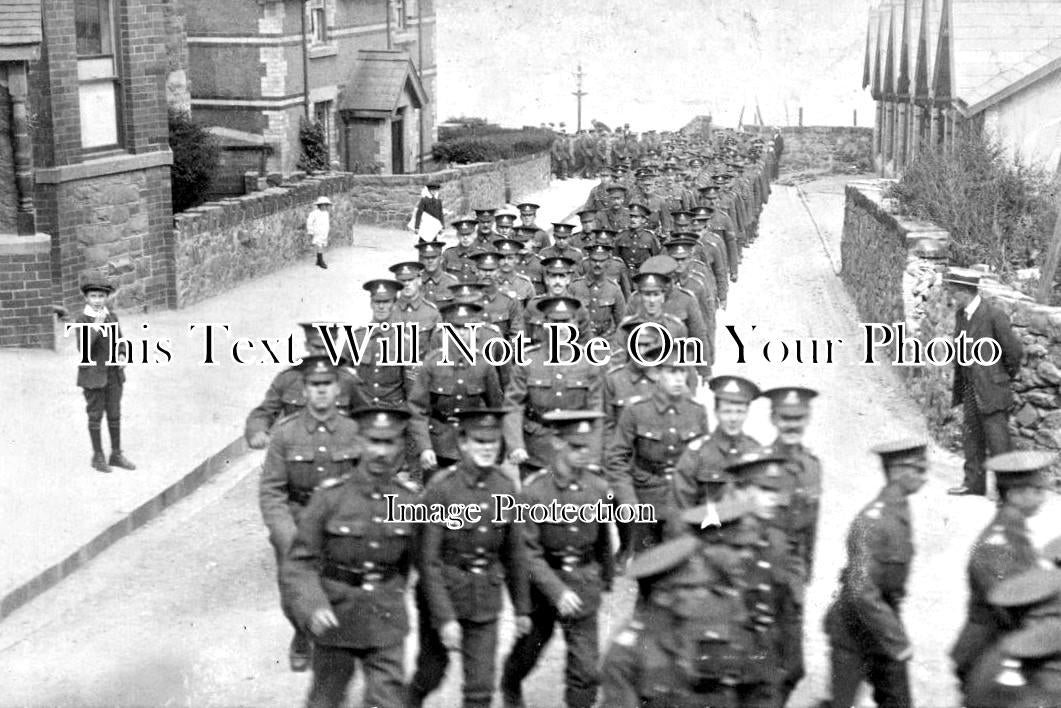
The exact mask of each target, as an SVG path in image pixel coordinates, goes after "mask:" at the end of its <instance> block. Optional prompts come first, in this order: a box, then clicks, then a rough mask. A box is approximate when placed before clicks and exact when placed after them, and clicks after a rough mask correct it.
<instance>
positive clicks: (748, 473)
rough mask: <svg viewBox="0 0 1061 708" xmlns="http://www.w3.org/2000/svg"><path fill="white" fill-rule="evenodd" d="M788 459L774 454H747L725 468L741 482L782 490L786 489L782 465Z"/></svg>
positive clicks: (735, 459)
mask: <svg viewBox="0 0 1061 708" xmlns="http://www.w3.org/2000/svg"><path fill="white" fill-rule="evenodd" d="M786 459H787V458H786V457H785V456H784V455H781V454H778V453H773V452H746V453H744V454H743V455H740V456H739V457H737V458H734V459H733V460H732V461H730V462H729V463H727V464H726V466H725V468H726V472H729V473H730V474H731V475H733V477H734V478H735V479H736V480H737V481H739V482H745V483H748V484H754V485H755V486H757V487H763V488H764V489H777V490H781V489H784V488H785V480H784V473H783V472H782V470H781V465H783V464H784V463H785V461H786Z"/></svg>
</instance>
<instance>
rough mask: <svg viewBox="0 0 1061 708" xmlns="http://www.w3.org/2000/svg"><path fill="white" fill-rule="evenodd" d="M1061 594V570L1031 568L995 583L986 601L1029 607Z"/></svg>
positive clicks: (997, 604) (1005, 605)
mask: <svg viewBox="0 0 1061 708" xmlns="http://www.w3.org/2000/svg"><path fill="white" fill-rule="evenodd" d="M1059 594H1061V570H1059V569H1057V568H1032V569H1030V570H1026V571H1024V572H1023V573H1018V574H1017V575H1013V576H1011V577H1009V578H1006V579H1005V580H1003V581H1001V582H1000V583H998V584H997V585H995V586H994V587H993V588H991V590H989V591H988V593H987V601H988V602H990V603H991V604H992V605H995V606H997V607H1029V606H1031V605H1038V604H1039V603H1040V602H1046V601H1047V600H1050V599H1052V598H1055V597H1057V596H1058V595H1059Z"/></svg>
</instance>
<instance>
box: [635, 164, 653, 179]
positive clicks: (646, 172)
mask: <svg viewBox="0 0 1061 708" xmlns="http://www.w3.org/2000/svg"><path fill="white" fill-rule="evenodd" d="M655 176H656V172H655V170H650V169H648V168H646V167H640V168H638V169H637V170H635V171H634V177H635V178H639V177H640V178H644V177H655Z"/></svg>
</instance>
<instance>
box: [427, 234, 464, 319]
mask: <svg viewBox="0 0 1061 708" xmlns="http://www.w3.org/2000/svg"><path fill="white" fill-rule="evenodd" d="M442 248H443V243H442V242H441V241H423V240H420V241H417V243H416V250H417V251H419V252H420V265H422V266H423V267H424V269H423V271H421V272H420V281H421V286H420V292H422V293H423V295H424V299H425V300H427V301H428V302H431V303H434V304H435V305H436V306H437V305H438V301H439V299H445V294H446V292H447V288H449V286H450V285H456V284H457V283H459V282H460V281H459V280H458V279H457V276H455V275H453V274H452V273H447V272H446V271H445V270H443V268H442Z"/></svg>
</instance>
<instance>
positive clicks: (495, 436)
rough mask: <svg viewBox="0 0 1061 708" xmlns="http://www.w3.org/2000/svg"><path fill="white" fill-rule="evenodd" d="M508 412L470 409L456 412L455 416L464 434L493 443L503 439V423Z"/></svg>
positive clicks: (499, 409) (500, 409) (494, 409)
mask: <svg viewBox="0 0 1061 708" xmlns="http://www.w3.org/2000/svg"><path fill="white" fill-rule="evenodd" d="M507 412H508V411H507V409H505V408H470V409H467V410H461V411H454V412H453V415H454V417H455V418H456V419H457V424H458V426H459V427H460V430H461V432H462V433H466V434H468V435H471V436H472V437H474V438H475V439H476V440H481V441H484V442H493V441H495V440H500V439H501V421H502V419H503V418H504V415H505V413H507Z"/></svg>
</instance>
